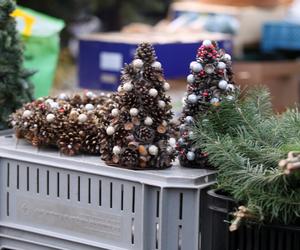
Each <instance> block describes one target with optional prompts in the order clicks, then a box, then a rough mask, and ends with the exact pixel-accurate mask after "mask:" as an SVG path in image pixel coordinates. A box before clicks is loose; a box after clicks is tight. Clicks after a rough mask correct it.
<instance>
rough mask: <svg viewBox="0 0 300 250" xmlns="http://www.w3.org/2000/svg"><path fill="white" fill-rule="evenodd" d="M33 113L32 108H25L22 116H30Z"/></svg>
mask: <svg viewBox="0 0 300 250" xmlns="http://www.w3.org/2000/svg"><path fill="white" fill-rule="evenodd" d="M31 115H32V112H31V111H30V110H24V112H23V114H22V117H23V118H28V117H30V116H31Z"/></svg>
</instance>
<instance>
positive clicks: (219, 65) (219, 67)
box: [218, 62, 226, 69]
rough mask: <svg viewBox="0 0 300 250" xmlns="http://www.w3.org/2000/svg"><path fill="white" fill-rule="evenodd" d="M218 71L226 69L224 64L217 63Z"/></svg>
mask: <svg viewBox="0 0 300 250" xmlns="http://www.w3.org/2000/svg"><path fill="white" fill-rule="evenodd" d="M218 69H226V63H224V62H219V63H218Z"/></svg>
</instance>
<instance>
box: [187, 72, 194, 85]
mask: <svg viewBox="0 0 300 250" xmlns="http://www.w3.org/2000/svg"><path fill="white" fill-rule="evenodd" d="M186 80H187V82H188V83H189V84H192V83H194V81H195V77H194V76H193V75H192V74H190V75H188V76H187V78H186Z"/></svg>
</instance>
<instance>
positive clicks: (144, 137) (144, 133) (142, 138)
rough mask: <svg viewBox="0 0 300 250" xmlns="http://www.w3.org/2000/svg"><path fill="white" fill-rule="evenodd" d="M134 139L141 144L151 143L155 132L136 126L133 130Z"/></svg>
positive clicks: (146, 127)
mask: <svg viewBox="0 0 300 250" xmlns="http://www.w3.org/2000/svg"><path fill="white" fill-rule="evenodd" d="M133 134H134V138H135V139H136V140H137V141H139V142H142V143H145V144H148V143H152V142H153V140H154V138H155V131H154V130H153V129H152V128H150V127H148V126H138V127H136V128H135V130H134V133H133Z"/></svg>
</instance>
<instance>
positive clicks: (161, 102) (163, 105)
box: [158, 100, 166, 108]
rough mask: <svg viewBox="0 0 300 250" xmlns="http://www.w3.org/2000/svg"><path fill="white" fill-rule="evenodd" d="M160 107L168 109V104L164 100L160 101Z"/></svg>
mask: <svg viewBox="0 0 300 250" xmlns="http://www.w3.org/2000/svg"><path fill="white" fill-rule="evenodd" d="M158 107H160V108H164V107H166V103H165V102H164V101H163V100H159V101H158Z"/></svg>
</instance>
